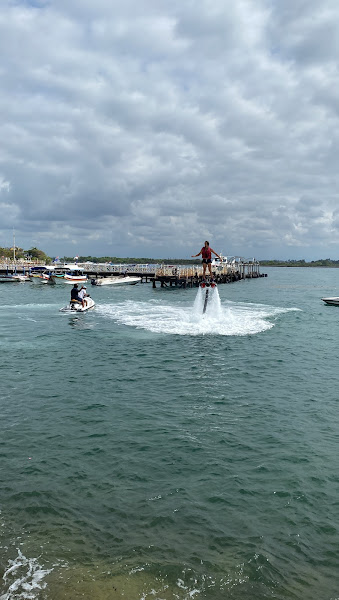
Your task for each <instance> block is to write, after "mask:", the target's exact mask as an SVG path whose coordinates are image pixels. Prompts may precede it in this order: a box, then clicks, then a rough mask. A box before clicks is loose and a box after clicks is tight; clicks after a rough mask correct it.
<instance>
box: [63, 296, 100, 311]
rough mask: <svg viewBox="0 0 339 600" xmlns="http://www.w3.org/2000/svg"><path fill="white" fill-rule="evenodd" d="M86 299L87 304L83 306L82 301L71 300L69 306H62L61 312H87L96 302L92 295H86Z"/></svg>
mask: <svg viewBox="0 0 339 600" xmlns="http://www.w3.org/2000/svg"><path fill="white" fill-rule="evenodd" d="M85 300H86V304H85V306H82V304H80V302H70V303H69V304H67V306H64V307H63V308H60V312H71V313H75V312H86V311H87V310H90V309H91V308H93V307H94V306H95V302H94V300H93V299H92V298H91V297H90V296H86V298H85Z"/></svg>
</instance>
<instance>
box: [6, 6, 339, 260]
mask: <svg viewBox="0 0 339 600" xmlns="http://www.w3.org/2000/svg"><path fill="white" fill-rule="evenodd" d="M338 17H339V6H338V7H337V5H336V3H334V2H333V1H332V0H324V2H323V3H322V4H321V5H319V3H318V2H317V3H316V2H315V1H313V0H310V1H308V2H299V3H294V2H292V0H286V1H285V2H284V3H272V2H270V1H269V0H259V1H258V2H256V3H255V4H253V3H252V2H250V1H249V0H238V1H237V2H236V3H233V4H232V3H231V4H230V3H228V4H225V3H224V2H222V1H221V0H215V2H214V3H213V4H211V3H210V2H207V0H191V1H189V2H184V3H183V2H179V0H174V1H173V2H171V3H168V2H165V1H163V0H157V1H155V0H140V2H138V3H135V2H134V1H133V2H132V1H131V0H126V1H125V2H124V3H120V2H116V1H112V2H110V3H107V2H106V1H104V0H97V1H96V2H95V3H93V2H90V1H89V0H81V1H80V0H74V1H73V2H71V3H70V2H69V1H66V0H58V1H56V0H40V1H35V2H32V1H31V2H28V1H26V2H23V1H21V2H20V1H19V0H16V1H15V2H14V1H13V0H6V1H5V3H4V6H3V7H2V11H1V14H0V53H1V57H2V58H1V62H0V78H1V87H2V95H1V98H0V115H1V117H0V134H1V140H2V144H1V149H0V203H1V207H0V209H1V215H2V219H1V223H0V236H1V235H2V236H3V238H5V237H6V236H8V230H11V229H12V228H13V227H14V228H15V230H16V237H17V240H18V243H20V245H22V246H24V247H29V246H31V245H33V244H34V245H39V244H40V245H41V246H43V249H44V250H46V251H47V252H49V253H50V254H58V255H62V254H63V253H65V254H67V253H70V252H73V250H71V249H72V248H74V246H76V249H77V252H78V253H81V254H97V255H100V254H101V255H107V254H115V255H130V256H132V255H141V256H159V257H160V256H173V257H175V256H178V257H184V256H190V255H191V254H192V253H193V251H194V252H195V250H196V249H199V248H200V246H201V243H202V241H203V240H204V239H205V238H206V237H207V236H208V239H210V241H211V245H212V247H214V248H215V249H218V251H222V252H224V253H225V254H229V255H231V254H240V255H243V256H246V255H247V254H251V255H253V254H254V255H256V256H257V257H258V258H266V257H267V258H275V257H287V258H288V257H290V258H298V257H305V258H318V257H319V256H324V255H328V256H330V255H331V253H332V256H333V257H335V254H333V253H335V252H336V251H337V249H338V244H339V239H338V238H337V230H338V226H337V223H338V217H337V213H336V206H337V201H338V191H337V190H338V173H337V160H336V157H337V154H338V146H339V127H338V106H339V104H338V95H339V92H338V91H337V88H338V86H337V79H338V71H337V61H336V57H337V54H338V41H337V40H338V39H339V35H338V34H339V31H338V29H339V25H338V24H339V19H338ZM0 245H1V240H0Z"/></svg>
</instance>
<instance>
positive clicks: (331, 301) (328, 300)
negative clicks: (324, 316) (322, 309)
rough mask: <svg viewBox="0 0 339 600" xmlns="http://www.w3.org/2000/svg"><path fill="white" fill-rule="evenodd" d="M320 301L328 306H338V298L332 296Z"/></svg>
mask: <svg viewBox="0 0 339 600" xmlns="http://www.w3.org/2000/svg"><path fill="white" fill-rule="evenodd" d="M322 301H323V302H325V304H328V305H330V306H339V296H333V297H331V298H322Z"/></svg>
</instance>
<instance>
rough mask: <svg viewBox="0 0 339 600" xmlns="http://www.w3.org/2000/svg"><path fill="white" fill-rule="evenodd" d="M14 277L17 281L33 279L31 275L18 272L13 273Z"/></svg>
mask: <svg viewBox="0 0 339 600" xmlns="http://www.w3.org/2000/svg"><path fill="white" fill-rule="evenodd" d="M12 278H13V279H15V281H21V282H24V281H31V278H30V276H29V275H19V274H18V273H16V274H14V275H12Z"/></svg>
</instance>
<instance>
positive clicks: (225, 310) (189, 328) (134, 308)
mask: <svg viewBox="0 0 339 600" xmlns="http://www.w3.org/2000/svg"><path fill="white" fill-rule="evenodd" d="M205 292H206V290H205V289H202V288H199V289H198V292H197V296H196V298H195V301H194V304H193V307H192V305H190V306H184V307H183V306H178V305H173V304H171V305H168V304H167V305H166V304H161V303H160V302H159V301H153V302H136V301H132V300H128V301H125V302H122V303H121V304H114V305H113V304H104V305H103V304H102V305H98V304H97V306H96V312H97V313H101V314H102V315H104V316H106V317H108V318H112V319H114V320H115V321H116V322H117V323H120V324H122V325H128V326H130V327H137V328H140V329H145V330H147V331H151V332H152V333H169V334H172V335H173V334H174V335H227V336H241V335H250V334H256V333H260V332H262V331H266V330H267V329H271V328H272V327H273V326H274V323H272V322H271V321H270V320H269V319H270V318H273V317H275V316H277V315H279V314H282V313H285V312H289V311H291V310H296V309H284V308H277V307H272V306H265V305H261V304H245V303H232V302H227V303H226V305H221V302H220V296H219V292H218V288H217V287H216V288H214V289H210V290H209V299H208V304H207V308H206V312H205V314H203V307H204V301H205Z"/></svg>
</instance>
